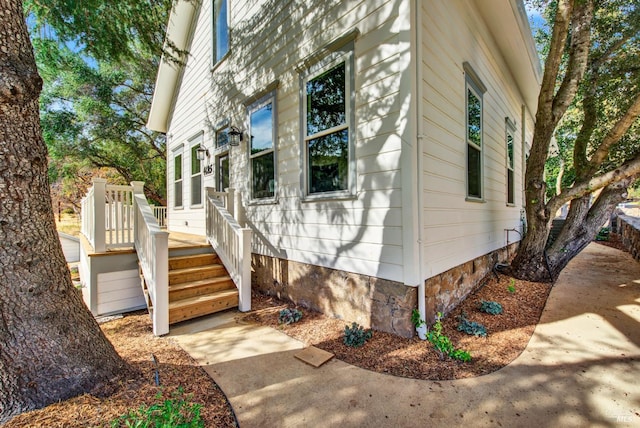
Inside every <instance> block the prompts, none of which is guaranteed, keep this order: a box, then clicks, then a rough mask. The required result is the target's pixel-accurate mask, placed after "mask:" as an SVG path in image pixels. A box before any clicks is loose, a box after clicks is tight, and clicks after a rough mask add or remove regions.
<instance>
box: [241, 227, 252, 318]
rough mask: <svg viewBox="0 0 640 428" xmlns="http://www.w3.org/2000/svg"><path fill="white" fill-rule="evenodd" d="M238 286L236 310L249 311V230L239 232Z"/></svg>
mask: <svg viewBox="0 0 640 428" xmlns="http://www.w3.org/2000/svg"><path fill="white" fill-rule="evenodd" d="M239 247H240V248H238V250H239V251H238V252H239V253H240V254H239V257H240V271H241V273H240V286H239V287H238V291H239V294H238V309H239V310H240V312H249V311H250V310H251V229H241V230H240V245H239Z"/></svg>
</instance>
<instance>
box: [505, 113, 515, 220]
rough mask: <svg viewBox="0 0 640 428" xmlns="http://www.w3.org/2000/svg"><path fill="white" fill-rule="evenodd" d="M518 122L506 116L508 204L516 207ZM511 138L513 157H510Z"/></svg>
mask: <svg viewBox="0 0 640 428" xmlns="http://www.w3.org/2000/svg"><path fill="white" fill-rule="evenodd" d="M514 135H516V124H515V123H514V122H513V121H512V120H511V119H509V118H508V117H506V118H505V135H504V139H505V157H506V159H505V164H506V176H505V178H506V185H507V186H506V187H507V189H506V190H507V192H506V196H507V206H509V207H514V206H515V205H516V181H515V180H516V173H515V157H516V153H515V149H516V141H515V137H514ZM509 139H511V159H509ZM509 176H511V189H509Z"/></svg>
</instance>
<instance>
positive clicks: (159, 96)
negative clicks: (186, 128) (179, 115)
mask: <svg viewBox="0 0 640 428" xmlns="http://www.w3.org/2000/svg"><path fill="white" fill-rule="evenodd" d="M198 3H199V2H197V1H194V0H191V1H189V0H178V1H177V2H176V4H175V6H174V7H173V9H172V10H171V14H170V15H169V23H168V25H167V34H166V36H165V44H164V50H165V52H167V53H168V54H167V53H165V54H162V58H161V59H160V66H159V67H158V75H157V77H156V85H155V89H154V91H153V99H152V100H151V109H150V110H149V118H148V119H147V128H149V129H151V130H153V131H158V132H167V128H168V120H169V116H170V113H171V109H172V107H173V103H174V99H175V95H176V91H177V89H178V82H179V81H180V74H181V73H182V68H183V64H182V63H183V62H184V61H185V59H186V55H184V52H185V51H187V49H188V48H189V38H190V35H191V27H192V25H193V21H194V17H195V15H196V11H197V9H198ZM176 58H177V59H179V60H180V61H176V60H175V59H176Z"/></svg>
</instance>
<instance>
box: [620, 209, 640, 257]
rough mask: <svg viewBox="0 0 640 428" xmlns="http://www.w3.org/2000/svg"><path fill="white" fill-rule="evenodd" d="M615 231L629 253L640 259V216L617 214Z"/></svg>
mask: <svg viewBox="0 0 640 428" xmlns="http://www.w3.org/2000/svg"><path fill="white" fill-rule="evenodd" d="M617 233H618V234H619V235H620V237H621V239H622V245H624V246H625V248H626V249H627V251H629V254H631V255H632V256H633V258H634V259H636V260H640V218H638V217H630V216H626V215H618V219H617Z"/></svg>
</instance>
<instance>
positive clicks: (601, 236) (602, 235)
mask: <svg viewBox="0 0 640 428" xmlns="http://www.w3.org/2000/svg"><path fill="white" fill-rule="evenodd" d="M608 240H609V228H608V227H603V228H602V229H600V232H598V234H597V235H596V241H608Z"/></svg>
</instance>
